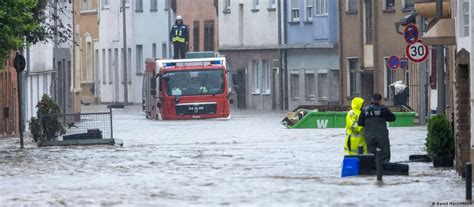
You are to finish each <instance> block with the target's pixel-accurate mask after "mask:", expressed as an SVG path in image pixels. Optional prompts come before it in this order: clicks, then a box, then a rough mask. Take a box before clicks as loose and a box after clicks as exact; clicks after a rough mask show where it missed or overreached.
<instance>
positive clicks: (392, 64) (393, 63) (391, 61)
mask: <svg viewBox="0 0 474 207" xmlns="http://www.w3.org/2000/svg"><path fill="white" fill-rule="evenodd" d="M398 66H400V59H398V57H397V56H395V55H394V56H391V57H389V58H388V61H387V67H388V68H390V69H392V70H397V68H398Z"/></svg>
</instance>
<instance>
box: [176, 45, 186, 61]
mask: <svg viewBox="0 0 474 207" xmlns="http://www.w3.org/2000/svg"><path fill="white" fill-rule="evenodd" d="M173 46H174V59H184V57H185V56H184V55H185V54H186V52H187V51H188V45H187V44H186V43H184V42H175V43H173Z"/></svg>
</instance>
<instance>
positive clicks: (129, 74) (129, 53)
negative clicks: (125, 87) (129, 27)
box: [127, 48, 132, 84]
mask: <svg viewBox="0 0 474 207" xmlns="http://www.w3.org/2000/svg"><path fill="white" fill-rule="evenodd" d="M127 56H128V57H127V80H128V84H131V83H132V48H128V51H127Z"/></svg>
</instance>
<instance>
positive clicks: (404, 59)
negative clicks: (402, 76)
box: [400, 56, 410, 70]
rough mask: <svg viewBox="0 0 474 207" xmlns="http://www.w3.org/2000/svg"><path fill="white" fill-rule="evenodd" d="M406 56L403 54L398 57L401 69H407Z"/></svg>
mask: <svg viewBox="0 0 474 207" xmlns="http://www.w3.org/2000/svg"><path fill="white" fill-rule="evenodd" d="M408 61H410V60H408V58H407V57H405V56H403V57H401V58H400V68H401V69H403V70H408Z"/></svg>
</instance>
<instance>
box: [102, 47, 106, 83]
mask: <svg viewBox="0 0 474 207" xmlns="http://www.w3.org/2000/svg"><path fill="white" fill-rule="evenodd" d="M105 58H106V57H105V49H102V83H103V84H105V83H107V63H106V59H105Z"/></svg>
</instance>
